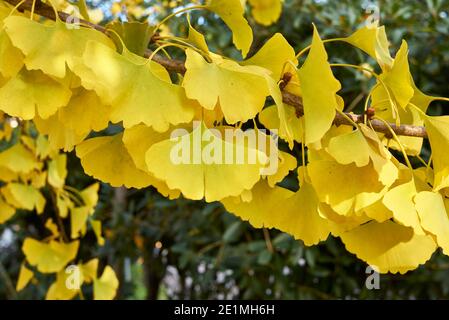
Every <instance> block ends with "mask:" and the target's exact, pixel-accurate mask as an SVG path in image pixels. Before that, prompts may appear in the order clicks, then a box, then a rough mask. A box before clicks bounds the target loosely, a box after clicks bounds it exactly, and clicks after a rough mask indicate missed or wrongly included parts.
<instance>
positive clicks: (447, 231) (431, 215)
mask: <svg viewBox="0 0 449 320" xmlns="http://www.w3.org/2000/svg"><path fill="white" fill-rule="evenodd" d="M414 202H415V204H416V210H417V211H418V214H419V218H420V220H421V225H422V227H423V229H424V230H426V231H427V232H430V233H432V234H433V235H435V237H436V241H437V243H438V246H440V247H441V248H442V249H443V252H444V254H445V255H449V217H448V214H447V212H446V207H445V206H444V200H443V197H442V196H441V194H439V193H435V192H429V191H423V192H420V193H418V194H417V195H416V196H415V198H414Z"/></svg>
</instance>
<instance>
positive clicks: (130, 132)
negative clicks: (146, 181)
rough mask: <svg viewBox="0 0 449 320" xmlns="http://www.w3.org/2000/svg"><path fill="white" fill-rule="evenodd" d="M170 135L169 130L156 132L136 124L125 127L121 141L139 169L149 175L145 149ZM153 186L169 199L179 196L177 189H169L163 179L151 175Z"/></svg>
mask: <svg viewBox="0 0 449 320" xmlns="http://www.w3.org/2000/svg"><path fill="white" fill-rule="evenodd" d="M169 137H170V134H169V131H167V132H164V133H158V132H156V131H154V130H153V129H151V128H150V127H147V126H145V125H137V126H134V127H132V128H130V129H126V130H125V131H124V133H123V143H124V144H125V147H126V149H127V150H128V153H129V155H130V156H131V158H132V159H133V161H134V164H135V165H136V167H137V168H138V169H139V170H142V171H144V172H146V173H147V174H148V175H151V176H153V175H152V174H151V172H150V171H148V167H147V164H146V160H145V154H146V152H147V150H148V149H149V148H150V147H151V146H152V145H153V144H155V143H157V142H160V141H163V140H166V139H168V138H169ZM152 185H153V187H155V188H156V189H157V190H158V191H159V193H161V194H162V195H164V196H165V197H168V198H170V199H176V198H179V196H180V194H181V192H180V191H179V190H171V189H170V188H169V187H168V186H167V184H166V183H165V182H164V181H161V180H158V179H156V178H155V177H153V181H152Z"/></svg>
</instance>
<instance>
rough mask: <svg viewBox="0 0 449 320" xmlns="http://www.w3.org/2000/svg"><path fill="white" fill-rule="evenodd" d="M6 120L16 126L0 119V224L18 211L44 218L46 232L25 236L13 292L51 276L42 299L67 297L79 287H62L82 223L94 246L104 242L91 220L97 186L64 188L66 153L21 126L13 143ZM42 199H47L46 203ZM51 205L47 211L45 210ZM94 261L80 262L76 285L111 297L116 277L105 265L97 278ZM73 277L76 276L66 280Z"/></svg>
mask: <svg viewBox="0 0 449 320" xmlns="http://www.w3.org/2000/svg"><path fill="white" fill-rule="evenodd" d="M11 121H15V123H16V124H17V122H16V121H17V120H16V119H8V118H7V117H4V115H2V121H1V125H2V126H3V128H2V130H1V131H0V132H1V133H2V135H1V136H2V138H1V139H0V142H1V143H2V144H4V145H6V146H7V147H6V148H4V150H2V151H0V185H1V187H0V224H4V223H17V222H18V219H20V217H21V215H20V216H19V215H18V214H17V216H16V217H15V215H16V213H17V211H19V210H20V211H34V212H35V213H36V214H38V215H40V216H41V217H42V220H45V229H46V230H47V232H46V233H47V234H48V236H46V237H45V238H44V239H43V240H38V239H35V238H34V237H27V238H25V240H24V242H23V245H22V251H23V253H24V255H25V261H24V262H23V264H22V267H21V269H20V274H19V278H18V281H17V291H20V290H23V289H24V288H25V287H26V286H27V285H28V284H29V283H30V282H31V281H37V280H36V278H35V272H39V273H43V274H55V276H56V281H55V282H54V283H53V284H52V285H51V286H50V288H49V289H48V292H47V296H46V298H47V299H51V300H53V299H72V298H74V297H75V296H77V295H78V294H79V293H80V290H81V288H80V287H79V288H69V287H68V286H67V282H66V280H67V279H68V278H70V275H71V272H67V270H68V269H66V268H67V267H68V266H70V265H73V262H74V261H76V260H77V259H76V258H77V255H78V249H79V244H80V239H81V238H82V237H83V236H84V235H85V234H86V232H87V227H88V224H90V225H91V228H92V230H93V232H94V233H95V235H96V236H97V239H98V244H99V245H103V244H104V239H103V237H102V235H101V222H100V221H98V220H95V219H94V218H93V213H94V208H95V206H96V205H97V201H98V188H99V184H98V183H95V184H93V185H91V186H89V187H87V188H86V189H84V190H81V191H78V190H77V189H74V188H71V187H69V186H66V183H65V180H66V177H67V168H66V162H67V156H66V154H63V153H59V151H58V150H57V149H54V148H52V147H51V146H50V144H49V142H48V140H47V139H46V138H45V137H44V136H42V135H38V136H34V135H30V134H27V132H28V131H27V130H26V129H25V128H22V126H19V127H18V128H17V130H18V134H19V141H18V142H14V141H13V139H12V135H11V129H10V128H11V125H10V123H11ZM48 193H50V195H48ZM47 198H51V201H50V203H48V202H47ZM52 203H53V208H50V209H48V207H51V204H52ZM49 212H52V213H49ZM65 219H67V220H69V221H70V228H71V230H70V231H68V230H67V231H66V230H65V229H61V228H64V227H63V225H64V224H63V221H64V220H65ZM56 222H59V226H58V225H57V224H56ZM98 262H99V260H98V259H92V260H91V261H89V262H87V263H85V264H83V263H81V262H79V263H78V265H77V266H78V267H79V270H80V271H79V274H78V275H79V277H80V279H79V281H78V283H79V285H80V286H81V285H82V284H83V283H86V284H88V283H91V282H93V283H94V298H95V299H112V298H114V296H115V294H116V290H117V287H118V283H117V278H116V277H115V274H114V271H113V270H112V269H111V268H110V267H106V269H105V271H104V273H103V275H102V276H101V277H99V276H97V269H98ZM69 268H70V267H69ZM75 276H77V274H75V275H73V276H72V277H75ZM73 281H76V280H73Z"/></svg>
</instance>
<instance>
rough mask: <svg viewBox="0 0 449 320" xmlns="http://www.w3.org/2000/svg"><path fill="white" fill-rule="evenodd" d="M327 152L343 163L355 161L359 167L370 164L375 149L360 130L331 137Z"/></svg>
mask: <svg viewBox="0 0 449 320" xmlns="http://www.w3.org/2000/svg"><path fill="white" fill-rule="evenodd" d="M327 152H328V153H329V154H330V155H331V156H332V157H334V159H335V160H336V161H337V162H338V163H341V164H350V163H355V165H356V166H357V167H364V166H366V165H368V163H369V162H370V159H371V157H372V156H373V155H374V154H375V150H373V149H372V148H371V146H370V145H369V143H368V141H367V140H366V139H365V136H364V135H363V133H362V132H361V131H360V130H358V129H357V130H354V131H352V132H349V133H346V134H343V135H339V136H335V137H333V138H331V139H330V141H329V145H328V147H327Z"/></svg>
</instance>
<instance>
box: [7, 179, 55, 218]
mask: <svg viewBox="0 0 449 320" xmlns="http://www.w3.org/2000/svg"><path fill="white" fill-rule="evenodd" d="M1 193H2V194H3V196H4V197H5V200H6V202H8V203H9V204H10V205H12V206H14V207H15V208H17V209H25V210H30V211H31V210H34V209H36V212H37V213H38V214H41V213H42V212H43V211H44V207H45V202H46V200H45V198H44V196H43V195H42V194H41V193H40V192H39V190H37V189H36V188H34V187H32V186H27V185H25V184H21V183H8V184H7V185H6V186H4V187H2V188H1Z"/></svg>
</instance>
